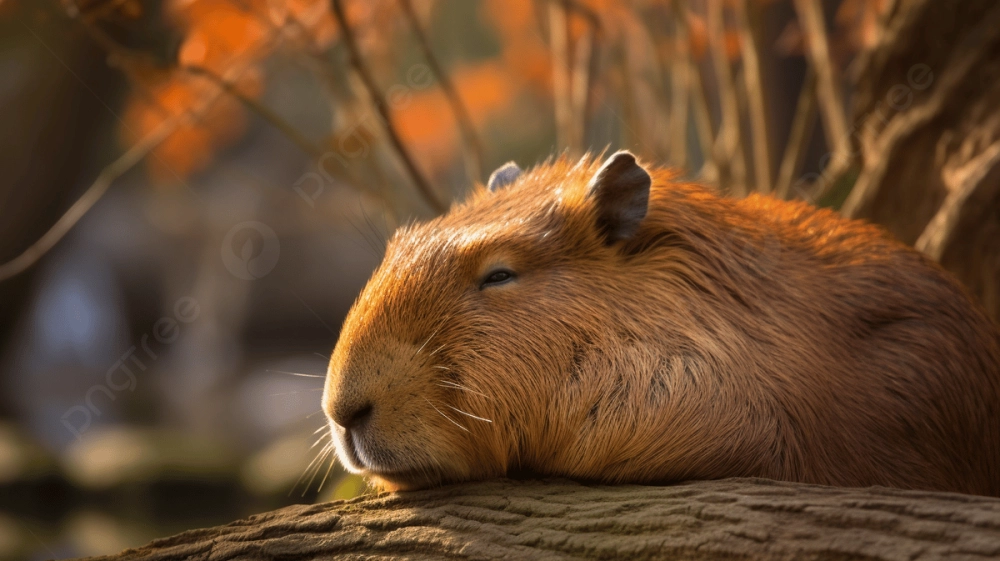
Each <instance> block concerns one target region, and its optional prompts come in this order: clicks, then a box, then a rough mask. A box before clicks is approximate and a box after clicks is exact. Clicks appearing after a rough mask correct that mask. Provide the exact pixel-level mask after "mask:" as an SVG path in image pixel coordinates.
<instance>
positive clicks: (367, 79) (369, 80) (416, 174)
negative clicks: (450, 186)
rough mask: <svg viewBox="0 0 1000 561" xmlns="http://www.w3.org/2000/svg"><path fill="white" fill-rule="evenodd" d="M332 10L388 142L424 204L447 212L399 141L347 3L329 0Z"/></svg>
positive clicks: (352, 64) (352, 63)
mask: <svg viewBox="0 0 1000 561" xmlns="http://www.w3.org/2000/svg"><path fill="white" fill-rule="evenodd" d="M330 3H331V5H332V7H333V15H334V17H335V18H336V19H337V23H338V24H339V25H340V29H341V32H342V33H343V39H344V45H345V46H346V47H347V53H348V56H349V58H350V61H351V66H353V67H354V71H355V72H357V74H358V76H359V77H360V78H361V81H362V82H363V83H364V85H365V89H367V90H368V95H369V96H371V99H372V101H373V102H374V103H375V108H376V110H378V112H379V115H380V116H381V117H382V124H383V125H384V126H385V132H386V135H387V136H388V137H389V141H390V142H391V143H392V145H393V147H394V148H395V149H396V153H397V154H398V155H399V157H400V159H401V160H403V165H404V166H405V167H406V171H407V172H408V173H409V174H410V179H411V180H412V181H413V183H414V185H416V187H417V190H418V191H419V192H420V194H421V196H423V198H424V200H425V201H426V202H427V204H428V205H430V207H431V208H432V209H434V210H435V211H436V212H439V213H440V212H444V211H445V210H446V209H447V206H446V205H445V204H444V203H442V202H441V201H440V200H438V198H437V195H435V194H434V191H433V190H432V189H431V185H430V183H428V182H427V179H426V178H424V176H423V174H422V173H421V172H420V169H419V168H417V164H416V162H415V161H414V160H413V157H412V156H411V155H410V151H409V149H407V147H406V145H405V144H403V141H402V139H400V137H399V133H398V132H397V131H396V127H395V125H393V123H392V114H391V113H390V111H389V103H388V102H387V101H386V99H385V96H384V95H382V93H381V92H380V91H379V89H378V85H377V84H376V83H375V77H374V76H373V75H372V72H371V70H370V69H369V68H368V66H367V65H366V64H365V61H364V59H363V58H362V57H361V51H360V49H359V48H358V42H357V39H356V38H355V37H354V29H353V28H351V25H350V23H349V22H348V21H347V16H346V15H345V14H344V3H343V1H342V0H330Z"/></svg>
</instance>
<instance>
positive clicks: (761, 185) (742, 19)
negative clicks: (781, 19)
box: [735, 0, 771, 193]
mask: <svg viewBox="0 0 1000 561" xmlns="http://www.w3.org/2000/svg"><path fill="white" fill-rule="evenodd" d="M747 4H749V0H739V1H737V2H736V3H735V7H736V8H735V9H736V21H737V24H738V29H739V35H740V52H741V54H742V57H743V77H744V80H745V83H746V91H747V104H748V107H749V111H748V112H749V114H750V127H751V128H750V134H751V138H752V141H753V147H752V149H753V170H754V175H755V176H756V181H755V183H756V184H757V190H758V191H760V192H761V193H768V192H770V190H771V158H770V150H769V149H768V145H767V142H768V134H767V112H766V109H765V107H764V85H763V80H762V78H761V74H760V57H759V56H758V51H757V44H756V42H755V41H754V35H753V28H752V27H751V25H750V17H749V15H748V13H747V12H748V10H749V7H748V6H747Z"/></svg>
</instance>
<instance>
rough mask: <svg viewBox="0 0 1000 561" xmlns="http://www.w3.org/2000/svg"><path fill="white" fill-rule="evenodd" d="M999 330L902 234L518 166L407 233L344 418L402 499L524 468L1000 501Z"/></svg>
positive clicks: (375, 312)
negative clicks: (942, 493)
mask: <svg viewBox="0 0 1000 561" xmlns="http://www.w3.org/2000/svg"><path fill="white" fill-rule="evenodd" d="M998 404H1000V335H998V332H997V328H996V326H995V325H994V324H992V323H991V321H990V320H989V319H988V318H987V317H986V315H985V314H984V313H983V311H982V310H981V309H980V308H979V307H978V306H977V304H976V303H974V302H973V301H972V300H971V299H970V298H969V296H968V295H967V294H966V292H965V291H964V290H963V289H962V287H961V286H960V285H959V284H958V282H957V281H956V280H955V279H954V278H953V277H952V276H951V275H949V274H948V273H946V272H945V271H943V270H942V269H941V268H940V267H938V266H937V265H936V264H934V263H932V262H930V261H928V260H927V259H926V258H925V257H923V256H922V255H921V254H919V253H918V252H916V251H914V250H913V249H911V248H908V247H906V246H905V245H903V244H901V243H899V242H897V241H894V240H892V239H891V238H889V237H888V236H887V235H885V234H884V233H883V232H882V231H881V230H879V229H878V228H876V227H874V226H871V225H867V224H864V223H862V222H858V221H848V220H845V219H843V218H841V217H840V216H838V215H836V214H835V213H833V212H831V211H829V210H820V209H816V208H814V207H811V206H809V205H806V204H804V203H790V202H783V201H777V200H774V199H771V198H768V197H760V196H751V197H749V198H747V199H743V200H733V199H728V198H723V197H718V196H716V195H714V194H713V193H711V192H710V191H709V190H707V189H705V188H702V187H699V186H695V185H690V184H685V183H678V182H674V181H673V180H672V177H671V174H670V173H669V172H667V171H663V170H659V169H646V168H643V167H642V166H640V165H639V164H638V163H637V162H636V160H635V159H634V157H633V156H632V155H630V154H628V153H624V152H623V153H617V154H614V155H612V156H611V157H610V158H608V159H607V160H606V161H605V162H604V163H603V164H599V163H598V162H596V161H592V160H589V159H584V160H583V161H581V162H578V163H575V162H567V161H565V160H558V161H556V162H554V163H550V164H545V165H542V166H539V167H537V168H535V169H533V170H531V171H529V172H523V173H522V172H521V170H520V169H518V168H517V167H516V166H513V165H508V166H506V167H504V168H502V169H501V170H498V172H497V173H496V174H494V177H493V178H491V181H490V185H489V189H483V190H480V191H479V192H477V193H475V194H474V195H473V196H472V197H471V198H470V200H469V201H467V202H465V203H463V204H461V205H459V206H457V207H455V208H453V209H452V210H451V211H450V212H449V213H448V214H447V215H445V216H442V217H439V218H437V219H434V220H432V221H429V222H427V223H424V224H416V225H412V226H409V227H407V228H404V229H402V230H400V231H399V232H397V233H396V234H395V235H394V236H393V238H392V240H391V241H390V243H389V247H388V250H387V253H386V257H385V261H384V262H383V264H382V265H381V267H380V268H379V270H378V271H376V273H375V275H374V276H373V278H372V279H371V281H370V282H369V284H368V286H367V287H366V288H365V290H364V292H363V293H362V294H361V296H360V297H359V299H358V301H357V302H356V303H355V305H354V307H353V308H352V310H351V312H350V314H349V315H348V317H347V320H346V321H345V324H344V328H343V330H342V332H341V336H340V341H339V342H338V344H337V348H336V349H335V352H334V354H333V357H332V359H331V363H330V371H329V380H328V384H327V387H326V394H325V398H324V405H325V408H326V411H327V414H328V416H329V418H330V421H331V429H332V430H333V432H334V438H335V442H336V444H337V449H338V454H339V456H340V458H341V459H342V461H343V462H344V464H345V465H346V466H347V467H348V468H349V469H352V470H354V471H356V472H360V473H364V474H367V475H369V476H371V477H373V478H375V479H377V480H378V481H380V482H382V483H384V484H386V486H388V487H391V488H413V487H422V486H427V485H434V484H439V483H443V482H451V481H462V480H468V479H479V478H484V477H491V476H500V475H505V474H510V473H512V472H514V471H518V472H529V473H537V474H543V475H558V476H568V477H576V478H582V479H588V480H598V481H604V482H640V483H659V482H669V481H677V480H682V479H704V478H720V477H732V476H759V477H769V478H775V479H782V480H790V481H801V482H808V483H820V484H829V485H842V486H868V485H887V486H895V487H903V488H917V489H935V490H947V491H959V492H966V493H974V494H986V495H998V496H1000V414H998Z"/></svg>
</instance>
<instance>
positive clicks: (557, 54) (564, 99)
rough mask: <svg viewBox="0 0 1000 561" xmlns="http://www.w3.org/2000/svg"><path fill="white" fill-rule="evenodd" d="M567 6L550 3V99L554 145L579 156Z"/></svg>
mask: <svg viewBox="0 0 1000 561" xmlns="http://www.w3.org/2000/svg"><path fill="white" fill-rule="evenodd" d="M567 12H568V10H567V8H566V4H565V3H563V2H550V3H549V45H550V47H551V49H552V99H553V101H554V103H555V112H556V144H557V145H558V146H560V147H563V148H568V149H569V151H570V153H571V154H573V155H579V153H580V146H578V145H577V144H576V135H575V134H574V131H573V99H572V92H571V91H570V74H569V73H570V65H571V64H572V62H571V54H570V49H569V18H568V17H567Z"/></svg>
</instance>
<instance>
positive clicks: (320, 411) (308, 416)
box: [306, 409, 323, 419]
mask: <svg viewBox="0 0 1000 561" xmlns="http://www.w3.org/2000/svg"><path fill="white" fill-rule="evenodd" d="M322 412H323V410H322V409H320V410H319V411H313V412H312V413H310V414H308V415H306V419H308V418H310V417H312V416H313V415H318V414H319V413H322Z"/></svg>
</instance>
